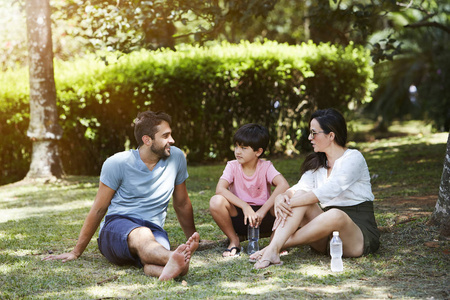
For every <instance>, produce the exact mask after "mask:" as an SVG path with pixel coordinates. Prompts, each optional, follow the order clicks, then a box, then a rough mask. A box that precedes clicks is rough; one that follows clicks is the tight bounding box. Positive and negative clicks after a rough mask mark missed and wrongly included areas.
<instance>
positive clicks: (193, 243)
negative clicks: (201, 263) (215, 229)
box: [186, 232, 200, 255]
mask: <svg viewBox="0 0 450 300" xmlns="http://www.w3.org/2000/svg"><path fill="white" fill-rule="evenodd" d="M199 244H200V234H198V232H194V234H193V235H191V237H190V238H189V240H187V242H186V245H187V246H188V247H189V250H191V255H192V254H194V252H195V251H196V250H197V248H198V245H199Z"/></svg>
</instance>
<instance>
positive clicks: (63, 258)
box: [42, 252, 78, 263]
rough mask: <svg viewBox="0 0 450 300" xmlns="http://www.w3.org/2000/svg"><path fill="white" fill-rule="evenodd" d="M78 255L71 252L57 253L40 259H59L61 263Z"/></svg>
mask: <svg viewBox="0 0 450 300" xmlns="http://www.w3.org/2000/svg"><path fill="white" fill-rule="evenodd" d="M77 258H78V256H77V255H75V254H74V253H73V252H68V253H63V254H59V255H49V256H46V257H44V258H43V259H42V260H61V261H62V262H63V263H65V262H67V261H71V260H75V259H77Z"/></svg>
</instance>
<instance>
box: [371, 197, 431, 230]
mask: <svg viewBox="0 0 450 300" xmlns="http://www.w3.org/2000/svg"><path fill="white" fill-rule="evenodd" d="M437 199H438V196H437V195H436V194H432V195H425V196H423V195H422V196H409V197H406V198H401V199H399V198H398V197H389V198H386V199H384V200H383V201H379V202H376V203H375V206H376V207H375V210H378V211H381V212H383V213H393V214H395V215H396V216H395V217H394V219H393V220H391V223H390V224H389V225H386V226H381V227H380V230H381V231H382V232H388V231H391V230H393V228H394V227H395V226H396V225H399V224H404V223H407V222H411V221H415V220H417V219H422V218H429V217H430V216H431V214H432V213H433V210H434V207H435V206H436V202H437Z"/></svg>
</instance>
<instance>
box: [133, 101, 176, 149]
mask: <svg viewBox="0 0 450 300" xmlns="http://www.w3.org/2000/svg"><path fill="white" fill-rule="evenodd" d="M163 121H166V122H167V123H169V125H170V124H171V123H172V118H171V117H170V116H169V115H168V114H166V113H164V112H161V111H159V112H152V111H150V110H148V111H144V112H141V113H139V114H138V115H137V117H136V119H135V120H134V137H135V138H136V141H137V143H138V145H139V146H142V144H143V141H142V137H143V136H144V135H148V136H149V137H151V138H152V139H154V138H155V134H156V132H157V131H158V128H157V127H158V125H160V124H161V123H162V122H163Z"/></svg>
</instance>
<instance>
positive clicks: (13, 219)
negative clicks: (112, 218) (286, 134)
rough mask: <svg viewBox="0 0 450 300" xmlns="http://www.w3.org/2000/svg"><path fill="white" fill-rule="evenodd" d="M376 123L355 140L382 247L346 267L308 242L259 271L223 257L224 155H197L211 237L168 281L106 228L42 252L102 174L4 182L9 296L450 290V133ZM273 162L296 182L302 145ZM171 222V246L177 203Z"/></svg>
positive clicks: (180, 238)
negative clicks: (381, 127) (442, 233)
mask: <svg viewBox="0 0 450 300" xmlns="http://www.w3.org/2000/svg"><path fill="white" fill-rule="evenodd" d="M367 126H369V125H364V126H362V125H361V126H360V127H358V126H354V129H355V133H354V134H352V135H351V137H352V139H353V141H351V142H350V143H349V146H350V147H351V148H357V149H359V150H360V151H361V152H362V153H363V154H364V156H365V157H366V160H367V163H368V165H369V169H370V172H371V176H372V185H373V191H374V194H375V197H376V200H375V212H376V218H377V221H378V224H379V226H380V228H381V230H382V237H381V241H382V245H381V247H380V249H379V251H378V252H377V253H376V254H375V255H369V256H367V257H362V258H355V259H347V258H346V259H344V272H342V273H332V272H331V271H330V266H329V264H330V258H329V257H327V256H322V255H318V254H315V253H313V252H312V251H311V250H310V249H309V247H306V246H304V247H298V248H293V249H290V250H289V253H288V255H286V256H283V257H282V260H283V261H284V264H283V265H282V266H273V267H270V268H268V269H264V270H253V269H252V267H253V264H251V263H250V262H248V256H247V255H246V254H243V255H241V256H240V257H237V258H227V259H224V258H222V257H221V253H222V251H223V249H224V248H225V246H226V245H227V244H226V240H225V236H224V235H223V233H222V232H221V231H220V230H219V229H218V227H217V226H216V225H215V223H214V221H213V219H212V217H211V216H210V214H209V211H208V201H209V198H210V197H211V196H212V195H213V193H214V189H215V185H216V182H217V180H218V178H219V177H220V175H221V173H222V171H223V168H224V164H217V165H204V166H203V165H196V166H189V174H190V177H189V179H188V180H187V186H188V190H189V194H190V197H191V200H192V202H193V206H194V213H195V221H196V226H197V230H198V232H199V233H200V235H201V238H202V240H203V242H202V247H201V249H200V250H199V251H197V252H196V253H195V255H194V256H193V258H192V261H191V268H190V272H189V274H187V275H186V276H184V277H182V278H179V279H177V280H173V281H170V282H163V283H161V282H159V281H157V280H156V279H155V278H149V277H146V276H145V275H144V274H143V272H142V270H140V269H137V268H134V267H118V266H114V265H112V264H110V263H109V262H108V261H107V260H106V259H105V258H104V257H103V256H102V255H101V254H100V253H99V251H98V249H97V245H96V238H97V236H94V238H93V239H92V241H91V243H90V244H89V246H88V248H87V249H86V251H85V253H84V254H83V255H82V256H81V257H80V258H79V259H78V260H76V261H72V262H68V263H61V262H59V261H51V262H43V261H41V259H42V258H43V257H45V256H46V255H48V253H61V252H65V251H70V250H71V249H72V248H73V246H74V245H75V243H76V239H77V237H78V233H79V231H80V228H81V226H82V224H83V221H84V218H85V216H86V214H87V212H88V210H89V207H90V205H91V204H92V201H93V199H94V196H95V193H96V189H97V186H98V177H75V176H68V177H67V178H65V179H64V180H61V181H59V182H56V183H49V184H39V183H33V184H30V183H24V182H19V183H16V184H10V185H5V186H2V187H0V286H1V288H0V299H166V298H167V299H197V298H198V299H234V298H242V299H275V298H276V299H278V298H281V299H283V298H284V299H286V298H287V299H290V298H298V299H303V298H304V299H312V298H319V299H322V298H332V299H349V298H350V299H448V298H450V280H449V279H450V276H449V274H450V259H449V252H450V242H449V241H446V240H442V239H439V235H438V231H437V228H435V227H431V226H428V225H427V220H428V218H429V216H430V214H431V212H432V211H433V209H434V205H435V203H436V200H437V194H438V188H439V183H440V178H441V174H442V166H443V160H444V155H445V148H446V142H447V136H448V134H446V133H434V134H433V133H431V131H430V130H429V128H428V127H426V126H424V125H423V124H421V123H407V124H396V125H394V126H392V127H391V128H390V131H391V133H390V134H389V135H388V136H383V137H381V136H377V135H374V134H371V133H370V132H369V131H368V129H370V128H367ZM369 127H370V126H369ZM361 132H362V133H361ZM272 161H273V163H274V165H275V167H276V168H277V169H278V170H279V171H281V172H282V173H283V175H284V176H285V177H286V178H287V180H288V181H289V183H290V184H294V183H296V181H297V180H298V174H299V167H300V164H301V162H302V156H298V157H283V158H276V159H273V160H272ZM165 228H166V230H167V231H168V232H169V237H170V239H171V243H172V247H174V246H176V245H178V244H180V243H183V242H184V240H185V237H184V235H183V233H182V230H181V229H180V227H179V225H178V222H177V220H176V217H175V214H174V211H173V208H172V207H171V206H170V207H169V213H168V218H167V221H166V227H165ZM267 244H268V239H262V241H261V245H262V246H264V245H267ZM246 245H247V242H243V243H242V246H244V247H245V246H246Z"/></svg>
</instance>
